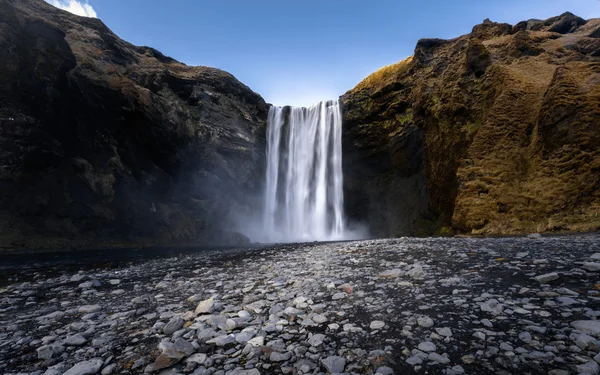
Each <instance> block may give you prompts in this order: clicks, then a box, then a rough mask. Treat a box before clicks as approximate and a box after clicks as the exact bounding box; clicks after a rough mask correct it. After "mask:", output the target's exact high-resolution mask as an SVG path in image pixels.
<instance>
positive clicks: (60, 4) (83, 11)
mask: <svg viewBox="0 0 600 375" xmlns="http://www.w3.org/2000/svg"><path fill="white" fill-rule="evenodd" d="M46 2H47V3H49V4H52V5H54V6H55V7H57V8H60V9H64V10H66V11H67V12H71V13H73V14H76V15H78V16H83V17H93V18H97V17H98V15H97V14H96V11H95V10H94V8H92V6H91V5H90V4H89V3H88V2H87V0H81V1H79V0H46Z"/></svg>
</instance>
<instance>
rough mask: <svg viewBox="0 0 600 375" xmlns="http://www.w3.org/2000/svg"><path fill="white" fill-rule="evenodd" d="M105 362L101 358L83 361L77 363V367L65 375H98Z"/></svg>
mask: <svg viewBox="0 0 600 375" xmlns="http://www.w3.org/2000/svg"><path fill="white" fill-rule="evenodd" d="M103 364H104V361H103V360H102V359H100V358H94V359H90V360H89V361H83V362H79V363H77V364H76V365H75V366H73V367H71V368H70V369H69V370H67V372H65V373H64V374H63V375H93V374H97V373H98V372H99V371H100V369H101V368H102V365H103Z"/></svg>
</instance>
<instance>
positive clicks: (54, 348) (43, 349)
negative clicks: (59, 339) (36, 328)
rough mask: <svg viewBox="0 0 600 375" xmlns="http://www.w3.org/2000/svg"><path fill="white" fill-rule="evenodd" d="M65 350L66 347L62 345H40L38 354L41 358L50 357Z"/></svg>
mask: <svg viewBox="0 0 600 375" xmlns="http://www.w3.org/2000/svg"><path fill="white" fill-rule="evenodd" d="M64 351H65V348H64V347H63V346H61V345H57V344H50V345H44V346H40V347H39V348H38V349H37V356H38V358H39V359H50V358H52V357H54V356H57V355H59V354H61V353H62V352H64Z"/></svg>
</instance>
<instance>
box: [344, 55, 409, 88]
mask: <svg viewBox="0 0 600 375" xmlns="http://www.w3.org/2000/svg"><path fill="white" fill-rule="evenodd" d="M412 60H413V57H412V56H410V57H408V58H406V59H404V60H402V61H400V62H398V63H396V64H391V65H386V66H384V67H383V68H381V69H379V70H377V71H376V72H375V73H373V74H371V75H370V76H368V77H367V78H365V79H363V80H362V81H361V82H360V83H359V84H358V85H356V87H355V88H354V89H352V90H351V92H357V91H360V90H378V89H380V88H382V87H385V86H386V85H388V84H389V83H391V82H392V81H394V80H396V79H398V78H399V77H400V76H402V75H403V74H404V73H405V72H406V71H408V69H410V66H411V63H412Z"/></svg>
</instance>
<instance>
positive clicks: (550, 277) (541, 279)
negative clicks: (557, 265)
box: [535, 272, 559, 284]
mask: <svg viewBox="0 0 600 375" xmlns="http://www.w3.org/2000/svg"><path fill="white" fill-rule="evenodd" d="M558 278H559V276H558V273H556V272H551V273H546V274H544V275H538V276H536V277H535V281H537V282H538V283H540V284H545V283H548V282H550V281H554V280H558Z"/></svg>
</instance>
